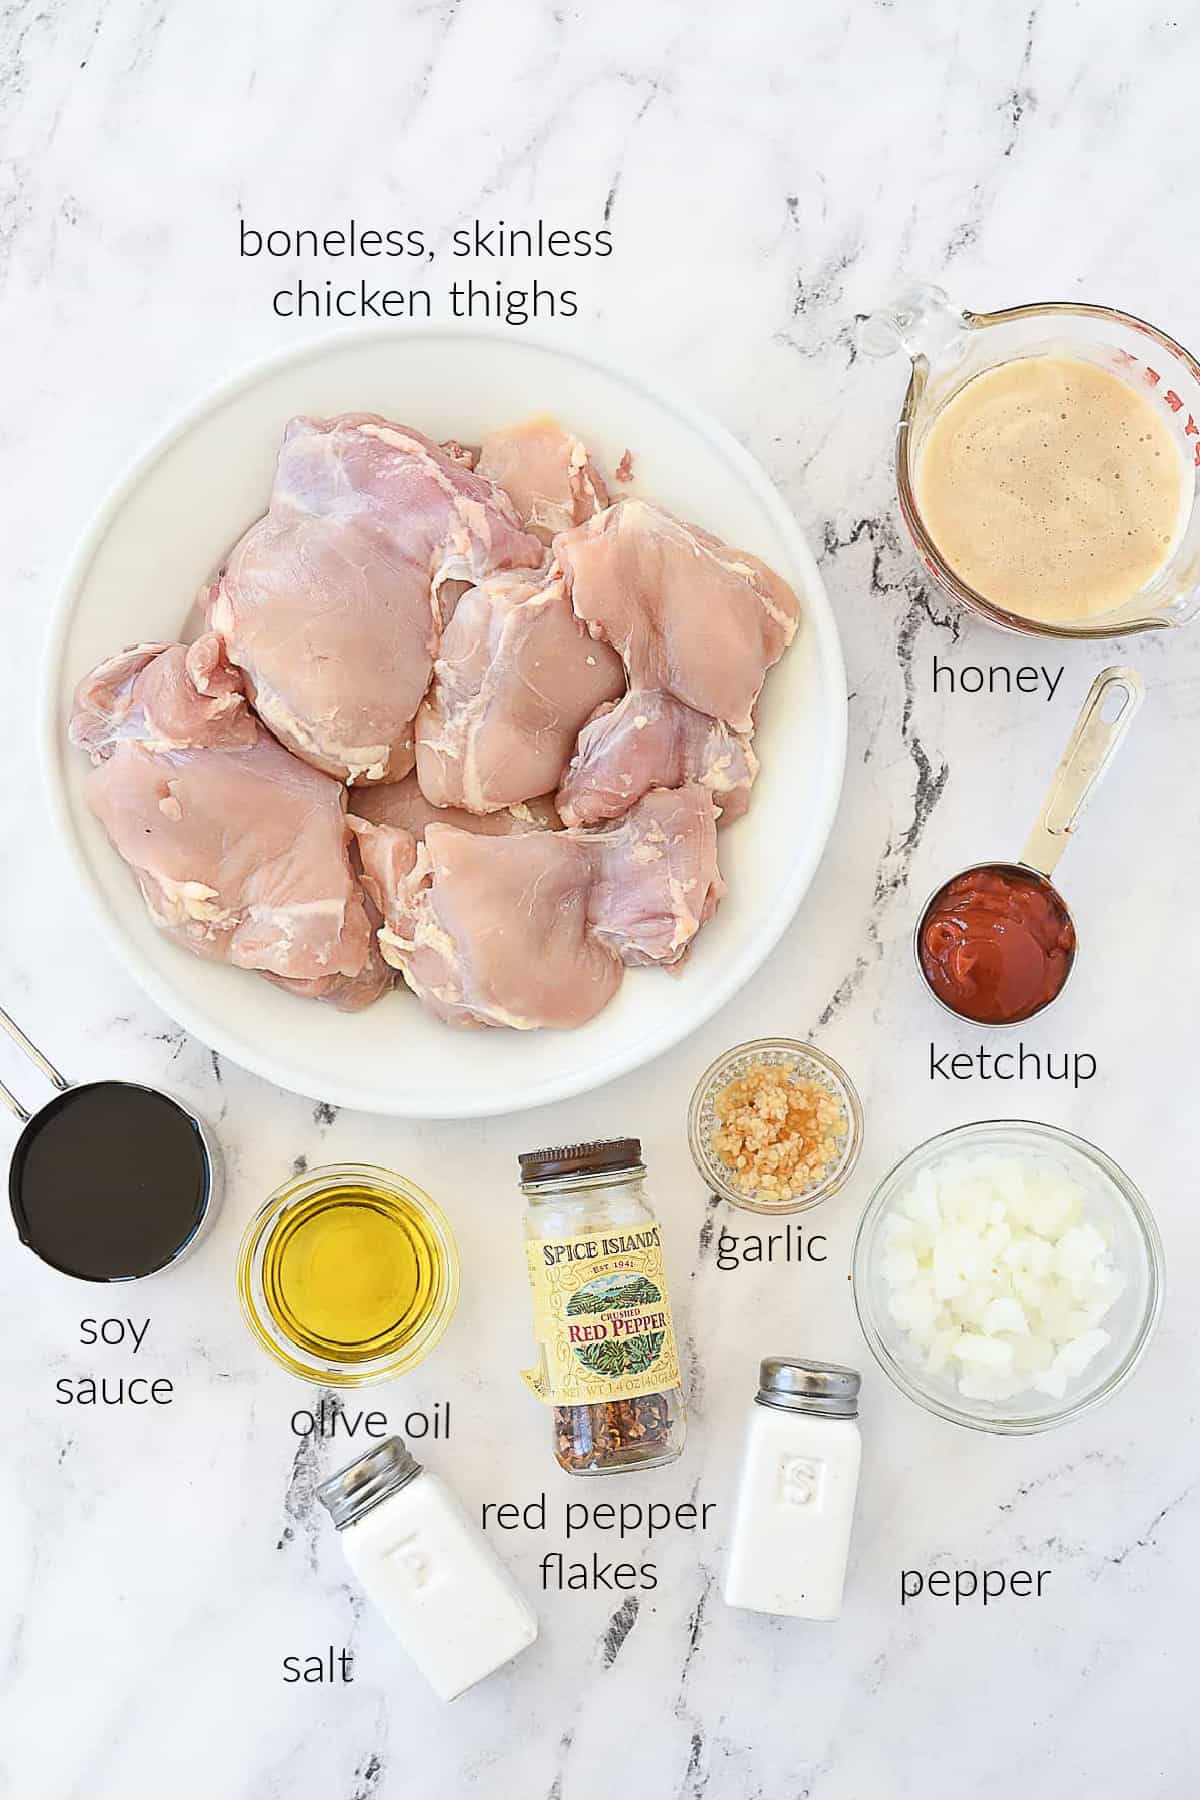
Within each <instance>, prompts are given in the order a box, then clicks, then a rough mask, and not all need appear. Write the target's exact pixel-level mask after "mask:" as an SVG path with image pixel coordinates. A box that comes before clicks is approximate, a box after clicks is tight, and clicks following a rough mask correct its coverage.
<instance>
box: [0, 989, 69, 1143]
mask: <svg viewBox="0 0 1200 1800" xmlns="http://www.w3.org/2000/svg"><path fill="white" fill-rule="evenodd" d="M0 1030H3V1031H6V1032H7V1033H8V1035H9V1037H10V1038H11V1039H12V1041H13V1043H14V1044H15V1045H16V1046H17V1048H18V1049H19V1050H23V1051H24V1052H25V1055H26V1056H27V1057H28V1058H29V1060H30V1062H31V1063H32V1064H33V1066H34V1068H35V1069H39V1070H40V1071H41V1073H42V1074H43V1075H44V1076H45V1077H46V1080H47V1081H48V1082H50V1084H51V1086H52V1087H56V1088H57V1089H58V1091H59V1093H60V1094H65V1093H66V1091H67V1089H68V1088H69V1087H70V1085H71V1084H70V1082H69V1081H68V1080H67V1078H66V1076H65V1075H60V1074H59V1072H58V1070H57V1069H56V1068H55V1066H54V1064H53V1063H52V1062H51V1061H50V1058H49V1057H48V1056H43V1055H42V1053H41V1051H40V1050H39V1049H38V1047H37V1045H36V1044H35V1043H33V1041H32V1040H31V1039H30V1038H27V1037H26V1036H25V1033H24V1032H23V1031H22V1030H21V1027H20V1026H19V1025H18V1024H17V1021H16V1020H15V1019H13V1018H10V1017H9V1015H8V1014H7V1013H6V1012H5V1010H4V1008H3V1007H2V1006H0ZM0 1101H3V1103H4V1105H5V1106H7V1108H8V1110H9V1112H10V1113H12V1115H13V1117H14V1118H17V1119H20V1121H21V1122H22V1124H25V1123H27V1122H28V1119H29V1114H28V1112H27V1111H26V1110H25V1108H24V1107H23V1106H22V1105H21V1102H20V1101H19V1100H18V1099H17V1097H16V1095H15V1094H14V1093H12V1092H11V1091H10V1090H9V1089H8V1088H6V1087H5V1085H4V1083H3V1082H2V1081H0Z"/></svg>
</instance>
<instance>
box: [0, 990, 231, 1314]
mask: <svg viewBox="0 0 1200 1800" xmlns="http://www.w3.org/2000/svg"><path fill="white" fill-rule="evenodd" d="M0 1030H3V1031H5V1032H7V1034H8V1036H9V1037H10V1038H11V1039H12V1041H13V1043H14V1044H16V1046H17V1048H18V1049H19V1050H21V1051H23V1052H24V1054H25V1055H26V1056H27V1057H28V1058H29V1060H30V1062H31V1063H32V1064H33V1065H34V1067H35V1068H36V1069H37V1070H38V1071H39V1073H40V1074H42V1075H43V1076H44V1077H45V1078H46V1080H47V1081H48V1082H49V1083H50V1085H51V1087H52V1088H54V1090H55V1092H54V1094H53V1096H52V1097H51V1098H50V1099H49V1100H47V1102H46V1104H45V1105H44V1106H42V1107H40V1108H39V1109H38V1110H37V1111H36V1112H30V1110H29V1108H28V1107H26V1106H23V1105H22V1103H21V1101H20V1100H18V1099H17V1097H16V1095H15V1094H14V1093H13V1092H12V1091H11V1089H10V1088H8V1087H6V1086H5V1084H4V1083H3V1082H2V1081H0V1102H2V1103H3V1104H4V1105H5V1106H6V1107H7V1108H8V1110H9V1112H11V1113H12V1115H13V1117H14V1118H15V1119H16V1120H17V1121H18V1122H19V1123H20V1125H21V1132H20V1135H19V1136H18V1138H17V1142H16V1146H15V1148H14V1149H13V1153H12V1160H11V1162H10V1163H9V1169H8V1197H9V1204H10V1206H11V1208H12V1215H13V1221H14V1223H15V1224H16V1227H17V1233H18V1236H19V1237H20V1239H21V1242H22V1243H23V1244H24V1245H25V1247H26V1248H27V1249H28V1250H31V1251H32V1252H33V1254H34V1255H35V1256H36V1257H38V1258H39V1259H40V1260H41V1261H42V1262H44V1263H46V1264H48V1266H49V1267H50V1268H52V1269H57V1270H58V1272H59V1273H60V1274H62V1275H72V1276H74V1277H75V1278H76V1279H77V1280H80V1281H135V1280H139V1279H141V1278H142V1277H144V1276H146V1275H155V1274H157V1273H158V1271H159V1270H160V1269H166V1268H171V1267H173V1265H174V1264H175V1263H177V1262H179V1261H180V1260H181V1259H182V1258H183V1257H184V1256H186V1255H187V1254H188V1252H189V1251H191V1250H193V1249H194V1248H195V1246H196V1244H197V1243H199V1241H200V1239H201V1237H202V1236H203V1235H204V1233H205V1232H206V1231H207V1230H208V1228H209V1227H210V1225H211V1224H212V1221H213V1219H214V1218H215V1216H216V1213H217V1210H218V1207H219V1205H220V1199H221V1179H222V1165H221V1156H220V1151H219V1150H218V1148H217V1146H216V1143H215V1141H214V1139H213V1138H212V1137H211V1135H210V1134H209V1133H208V1132H206V1131H205V1129H204V1126H203V1124H202V1123H201V1121H200V1120H199V1119H198V1118H197V1117H196V1115H195V1114H194V1113H192V1112H189V1111H188V1109H187V1108H186V1107H184V1106H181V1105H180V1103H179V1102H178V1101H177V1100H174V1099H172V1098H171V1096H170V1095H169V1094H164V1093H160V1092H159V1090H158V1089H157V1088H148V1087H142V1086H140V1085H139V1084H137V1083H135V1082H130V1081H89V1082H83V1083H80V1084H79V1085H78V1086H76V1085H73V1084H72V1083H71V1082H69V1081H68V1080H67V1078H66V1076H65V1075H62V1074H60V1073H59V1071H58V1070H57V1069H56V1068H55V1066H54V1064H53V1063H52V1062H51V1061H50V1059H49V1058H48V1057H47V1056H44V1055H43V1054H42V1052H41V1051H40V1050H39V1049H38V1047H37V1045H36V1044H34V1043H33V1042H31V1040H30V1039H29V1038H28V1037H26V1035H25V1033H24V1032H23V1031H22V1030H21V1027H20V1026H19V1025H18V1024H17V1022H16V1020H15V1019H12V1018H10V1017H9V1015H8V1014H7V1013H6V1012H5V1011H4V1009H3V1008H2V1007H0Z"/></svg>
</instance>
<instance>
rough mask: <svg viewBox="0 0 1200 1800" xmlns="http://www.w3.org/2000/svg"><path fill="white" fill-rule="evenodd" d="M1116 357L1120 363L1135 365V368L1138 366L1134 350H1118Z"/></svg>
mask: <svg viewBox="0 0 1200 1800" xmlns="http://www.w3.org/2000/svg"><path fill="white" fill-rule="evenodd" d="M1116 359H1117V361H1118V362H1119V363H1125V364H1126V365H1132V367H1134V368H1136V367H1137V357H1136V356H1135V355H1134V354H1133V352H1132V351H1131V350H1118V351H1117V352H1116Z"/></svg>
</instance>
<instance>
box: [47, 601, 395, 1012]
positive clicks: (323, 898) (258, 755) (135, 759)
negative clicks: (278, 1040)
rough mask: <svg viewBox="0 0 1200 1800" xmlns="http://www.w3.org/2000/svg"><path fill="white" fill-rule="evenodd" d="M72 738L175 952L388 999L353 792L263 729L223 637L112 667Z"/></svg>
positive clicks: (94, 799)
mask: <svg viewBox="0 0 1200 1800" xmlns="http://www.w3.org/2000/svg"><path fill="white" fill-rule="evenodd" d="M70 735H71V740H72V742H73V743H75V744H77V745H79V746H80V747H81V748H82V749H84V750H86V751H88V753H89V754H90V756H91V758H92V763H93V768H92V771H91V774H90V776H89V778H88V800H89V803H90V805H91V808H92V811H93V812H94V813H95V814H96V816H97V818H98V819H99V820H100V822H101V824H102V825H103V826H104V829H105V830H106V831H107V833H108V835H109V837H110V839H111V840H112V842H113V844H114V846H115V847H116V849H117V851H118V853H119V854H120V855H121V856H122V857H123V858H124V860H125V861H126V862H127V863H128V864H129V866H130V868H131V869H132V870H133V873H134V875H135V876H136V878H137V882H138V886H139V887H140V888H141V891H142V895H143V898H144V899H145V902H146V905H147V907H148V908H149V910H150V915H151V917H152V918H153V919H154V921H155V923H156V924H157V925H159V926H161V927H162V928H163V929H164V930H165V931H168V932H169V933H170V934H171V936H172V937H174V938H175V939H176V940H177V941H178V942H180V943H182V944H183V945H185V946H186V948H188V949H189V950H192V951H194V952H195V953H196V954H197V955H199V956H206V957H211V958H213V959H214V960H216V961H221V962H230V963H234V964H236V965H237V966H238V967H239V968H244V969H257V970H260V971H261V972H262V973H263V974H266V975H270V976H272V977H274V978H277V979H282V980H284V981H285V982H288V983H292V982H296V983H301V984H305V985H304V986H302V988H301V991H306V992H311V993H313V994H316V995H317V996H318V997H329V998H333V999H336V1000H337V1001H338V1002H339V1003H340V1004H343V1005H345V1004H350V1005H361V1004H365V1003H366V1002H367V1001H368V1000H370V999H374V998H375V997H376V996H377V995H378V994H379V993H380V992H382V991H383V989H384V988H385V987H386V986H387V985H388V976H387V971H386V969H385V968H384V966H383V965H382V962H381V960H380V958H379V957H378V956H377V954H376V947H375V945H374V943H373V922H372V919H371V918H370V917H369V915H368V912H367V908H366V905H365V903H364V898H363V894H362V891H361V887H360V884H359V881H358V878H357V876H356V874H355V872H354V869H353V867H352V865H351V860H350V852H349V842H350V834H349V827H348V825H347V822H346V814H345V803H344V795H343V790H342V788H341V787H340V786H339V785H338V783H337V782H335V781H331V780H330V778H329V777H328V776H327V775H322V774H320V773H319V772H318V771H317V770H315V769H311V768H309V767H308V766H307V765H306V764H305V763H302V762H299V761H298V760H297V759H296V758H295V757H294V756H292V755H290V754H289V752H288V751H287V750H285V749H284V748H283V747H282V745H280V744H278V743H276V741H275V739H274V738H273V737H272V736H271V734H270V732H268V731H266V730H264V728H263V726H262V725H261V724H260V723H259V721H258V720H257V719H256V718H255V716H254V714H253V713H252V712H251V711H250V709H249V707H248V706H247V704H246V698H245V694H244V692H243V689H242V682H241V678H240V676H239V675H238V674H237V672H236V670H233V669H231V668H230V667H229V666H228V664H227V663H226V662H225V660H224V658H223V655H222V650H221V644H220V640H219V639H218V638H216V637H215V636H212V635H208V636H205V637H202V638H200V639H199V640H198V641H197V642H196V643H194V644H192V645H191V646H190V647H188V648H185V647H184V646H183V645H182V644H145V645H141V646H139V647H138V648H137V649H135V650H130V651H126V652H125V653H124V654H123V655H121V656H115V657H112V658H110V659H109V660H108V661H107V662H104V663H101V664H100V666H99V667H98V668H97V669H95V670H93V672H92V673H91V674H90V675H88V676H87V677H85V679H84V680H83V681H82V682H81V683H80V685H79V688H78V690H77V693H76V697H75V710H74V715H73V717H72V720H71V727H70Z"/></svg>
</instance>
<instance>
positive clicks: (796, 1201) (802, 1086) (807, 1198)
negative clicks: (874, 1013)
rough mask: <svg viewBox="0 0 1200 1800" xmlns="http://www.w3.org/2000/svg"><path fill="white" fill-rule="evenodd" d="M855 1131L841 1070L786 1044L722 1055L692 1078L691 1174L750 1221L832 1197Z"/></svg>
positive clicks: (857, 1108)
mask: <svg viewBox="0 0 1200 1800" xmlns="http://www.w3.org/2000/svg"><path fill="white" fill-rule="evenodd" d="M862 1132H863V1115H862V1105H861V1103H860V1101H859V1098H858V1095H857V1093H856V1092H855V1090H854V1084H853V1082H852V1081H851V1080H850V1077H849V1076H848V1075H847V1074H846V1071H845V1070H844V1069H843V1068H841V1067H840V1066H839V1065H838V1064H837V1063H836V1062H834V1060H833V1058H832V1057H831V1056H826V1055H825V1054H824V1052H823V1051H820V1050H816V1049H814V1048H813V1047H812V1045H810V1044H801V1043H797V1042H796V1041H794V1040H793V1039H790V1038H763V1039H760V1040H759V1041H757V1042H755V1043H750V1044H738V1045H737V1046H736V1047H735V1048H734V1049H732V1050H727V1051H726V1052H725V1054H724V1056H721V1057H718V1059H717V1061H716V1062H715V1063H713V1065H712V1067H711V1068H710V1069H708V1070H706V1071H705V1073H704V1075H703V1076H702V1077H701V1079H700V1081H699V1083H698V1084H697V1087H696V1091H695V1093H694V1094H693V1096H692V1104H691V1108H690V1111H689V1115H688V1140H689V1142H690V1144H691V1150H692V1156H693V1159H694V1160H695V1163H696V1167H697V1168H698V1169H699V1171H700V1173H701V1174H702V1175H703V1176H704V1179H705V1180H706V1181H707V1182H708V1184H709V1187H710V1188H711V1190H712V1191H713V1193H715V1194H719V1195H720V1196H721V1197H722V1198H723V1199H726V1200H729V1201H730V1202H732V1204H733V1205H734V1206H743V1207H746V1208H747V1209H748V1210H749V1211H751V1212H762V1213H784V1212H800V1211H802V1210H803V1209H804V1208H806V1207H809V1206H815V1205H816V1204H817V1202H818V1201H820V1200H824V1199H825V1198H826V1197H827V1196H828V1195H830V1194H833V1193H836V1192H837V1190H838V1188H840V1187H841V1186H842V1185H843V1183H844V1182H845V1181H846V1180H847V1178H848V1177H849V1175H850V1172H851V1170H852V1169H853V1167H854V1164H855V1162H856V1161H857V1159H858V1152H859V1149H860V1147H861V1144H862Z"/></svg>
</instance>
